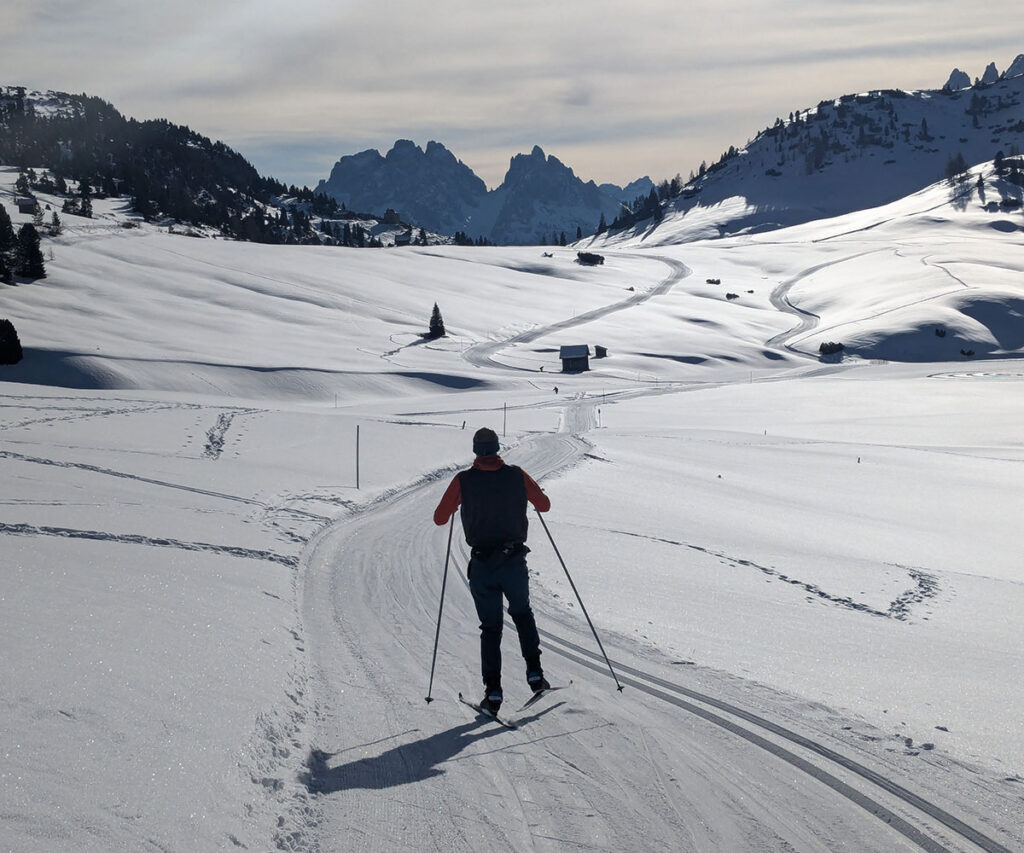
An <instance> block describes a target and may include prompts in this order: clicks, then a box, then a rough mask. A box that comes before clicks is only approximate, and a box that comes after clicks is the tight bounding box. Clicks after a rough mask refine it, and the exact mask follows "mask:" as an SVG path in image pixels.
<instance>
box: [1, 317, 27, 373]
mask: <svg viewBox="0 0 1024 853" xmlns="http://www.w3.org/2000/svg"><path fill="white" fill-rule="evenodd" d="M21 358H22V352H21V341H20V340H18V332H17V331H16V330H15V328H14V323H12V322H11V321H10V320H0V364H17V363H18V362H19V361H21Z"/></svg>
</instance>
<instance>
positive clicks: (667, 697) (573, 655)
mask: <svg viewBox="0 0 1024 853" xmlns="http://www.w3.org/2000/svg"><path fill="white" fill-rule="evenodd" d="M459 574H460V577H461V578H462V581H463V583H464V584H465V585H466V587H467V589H468V587H469V584H468V581H466V578H465V572H464V571H463V572H460V573H459ZM505 625H506V627H507V628H508V629H509V630H511V631H515V625H513V624H512V622H511V620H507V619H506V620H505ZM538 631H539V633H540V635H541V637H542V638H543V639H544V640H546V641H547V642H548V643H549V645H547V646H546V649H545V650H546V651H548V652H553V653H554V654H557V655H559V656H560V657H563V658H565V659H566V660H570V661H572V662H573V663H575V664H578V665H579V666H583V667H586V668H587V669H591V670H593V671H594V672H597V673H600V674H601V675H602V676H605V677H607V675H608V665H607V664H606V663H605V661H604V658H603V657H602V656H601V655H600V654H598V653H597V652H595V651H592V650H591V649H587V648H585V647H584V646H581V645H579V644H578V643H574V642H573V641H572V640H568V639H566V638H565V637H562V636H560V635H558V634H555V633H552V632H551V631H547V630H544V629H542V628H538ZM550 643H554V644H555V645H553V646H552V645H550ZM606 645H607V643H606ZM611 663H612V666H613V668H614V669H615V672H616V674H617V675H618V677H619V682H620V683H621V684H623V685H625V686H627V687H632V688H634V689H636V690H639V691H641V692H642V693H645V694H647V695H648V696H651V697H653V698H655V699H660V700H661V701H663V702H666V703H668V704H670V705H674V706H675V707H677V708H681V709H682V710H684V711H686V712H688V713H690V714H693V715H695V716H697V717H700V718H701V719H703V720H706V721H707V722H709V723H712V724H713V725H716V726H719V727H720V728H722V729H725V730H726V731H728V732H730V733H731V734H734V735H736V736H738V737H741V738H743V739H744V740H746V741H747V742H749V743H752V744H754V745H755V746H757V747H760V748H761V749H764V750H765V751H767V752H769V753H771V754H772V755H774V756H775V757H776V758H780V759H782V760H783V761H785V762H786V763H788V764H790V765H791V766H793V767H795V768H796V769H797V770H800V771H801V772H803V773H806V774H807V775H808V776H811V777H813V778H814V779H817V780H818V781H819V782H822V783H823V784H825V785H827V786H828V787H829V788H831V789H832V790H833V791H835V792H836V793H838V794H840V795H841V796H843V797H845V798H846V799H848V800H850V801H851V802H853V803H855V804H856V805H858V806H860V807H861V808H863V809H864V810H865V811H867V812H868V813H869V814H871V815H873V816H874V817H876V818H878V819H879V820H881V821H883V822H884V823H886V824H888V825H889V826H890V827H892V828H893V829H894V830H896V831H897V832H899V833H900V834H901V835H903V836H904V837H905V838H907V840H908V841H911V842H912V843H913V844H915V845H917V846H918V847H920V848H921V849H922V850H926V851H928V853H950V851H949V848H947V847H945V846H944V845H942V844H940V843H939V842H938V841H935V840H934V839H932V838H929V837H928V836H927V835H926V834H925V833H924V832H923V831H922V830H920V829H919V828H917V827H916V826H914V825H913V824H912V823H910V822H909V821H907V820H905V819H904V818H902V817H900V816H899V815H898V814H896V813H895V812H894V811H892V810H891V809H890V808H888V807H886V806H885V805H883V804H882V803H880V802H878V801H877V800H875V799H872V798H871V797H869V796H868V795H866V794H864V793H862V792H861V791H858V790H857V789H856V788H854V787H852V786H850V785H848V784H847V783H846V782H844V781H842V780H841V779H839V778H838V777H836V776H835V775H833V774H832V773H830V772H829V770H828V769H826V767H823V766H818V765H816V764H813V763H812V762H810V761H808V760H807V759H805V758H803V757H802V756H800V755H797V754H796V753H795V752H793V751H791V750H789V749H786V748H785V747H784V746H781V745H780V744H777V743H775V742H773V741H771V740H768V739H767V738H765V737H763V736H762V735H760V734H758V733H757V732H756V731H754V730H752V729H750V728H746V727H744V726H742V725H739V724H738V723H737V722H735V721H734V720H730V719H727V718H726V717H723V716H721V715H720V714H717V713H715V712H714V711H711V710H708V708H707V707H701V706H700V705H695V704H693V703H694V702H700V703H701V704H702V705H705V706H709V707H710V708H715V709H716V710H718V711H722V712H724V713H726V714H730V715H732V716H733V717H737V718H738V719H740V720H742V721H744V722H745V723H747V724H749V725H751V726H754V727H756V728H759V729H762V730H764V731H766V732H770V733H771V734H773V735H775V736H776V737H779V738H782V739H784V740H787V741H789V742H791V743H794V744H796V745H797V746H800V747H803V748H804V749H806V750H808V751H810V752H812V753H814V754H815V755H817V756H818V757H820V758H822V759H824V760H825V761H828V762H831V763H832V764H834V765H837V766H839V767H842V768H843V769H844V770H847V771H849V772H851V773H853V774H855V775H857V776H859V777H860V778H862V779H864V780H865V781H867V782H870V783H871V784H873V785H875V786H876V787H878V788H881V789H882V790H883V791H885V792H887V793H888V794H890V795H892V796H894V797H896V798H897V799H899V800H900V801H902V802H903V803H905V804H906V805H908V806H911V807H913V808H914V809H916V810H917V811H919V812H922V813H923V814H925V815H927V816H928V817H929V818H931V819H932V820H935V821H937V822H939V823H940V824H942V825H943V826H945V827H946V828H947V829H949V830H950V831H952V832H954V833H955V834H956V835H958V836H959V837H960V838H962V839H964V840H965V841H969V842H970V843H971V844H974V845H976V846H977V847H979V848H981V849H982V850H985V851H988V853H1013V851H1012V850H1011V849H1010V848H1008V847H1005V846H1004V845H1002V844H1000V843H999V842H998V841H996V840H995V839H993V838H991V837H989V836H988V835H986V834H985V833H983V832H981V831H980V830H978V829H976V828H974V827H973V826H971V825H970V824H968V823H966V822H964V821H963V820H961V819H960V818H958V817H956V816H955V815H952V814H950V813H949V812H948V811H946V810H945V809H943V808H942V807H941V806H938V805H936V804H935V803H933V802H931V801H930V800H927V799H925V798H924V797H922V796H920V795H918V794H915V793H914V792H913V791H911V790H909V789H908V788H905V787H904V786H902V785H900V784H899V783H898V782H895V781H893V780H892V779H890V778H888V777H886V776H884V775H883V774H881V773H878V772H877V771H875V770H872V769H871V768H870V767H866V766H864V765H863V764H861V763H860V762H858V761H855V760H853V759H852V758H849V757H847V756H845V755H843V754H841V753H839V752H836V751H835V750H834V749H831V748H829V747H827V746H825V745H824V744H822V743H819V742H818V741H815V740H812V739H811V738H808V737H806V736H804V735H801V734H799V733H798V732H795V731H793V730H792V729H788V728H786V727H785V726H782V725H779V724H778V723H775V722H773V721H771V720H769V719H767V718H766V717H762V716H760V715H759V714H755V713H752V712H751V711H748V710H746V709H745V708H741V707H740V706H738V705H734V704H732V703H730V702H725V701H723V700H721V699H716V698H715V697H714V696H709V695H707V694H706V693H701V692H699V691H697V690H692V689H690V688H688V687H683V686H682V685H679V684H675V683H673V682H671V681H668V680H667V679H664V678H661V677H660V676H657V675H654V674H653V673H649V672H645V671H644V670H642V669H638V668H636V667H633V666H630V665H629V664H626V663H622V662H621V661H617V660H614V659H611ZM682 697H685V698H682ZM687 700H693V701H687Z"/></svg>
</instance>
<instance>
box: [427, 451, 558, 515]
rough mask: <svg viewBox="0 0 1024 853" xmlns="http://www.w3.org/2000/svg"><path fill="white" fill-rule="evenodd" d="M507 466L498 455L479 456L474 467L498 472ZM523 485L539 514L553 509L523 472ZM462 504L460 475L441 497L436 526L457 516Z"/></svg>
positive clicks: (537, 487) (531, 479)
mask: <svg viewBox="0 0 1024 853" xmlns="http://www.w3.org/2000/svg"><path fill="white" fill-rule="evenodd" d="M504 466H505V460H504V459H502V458H501V457H500V456H499V455H498V454H497V453H493V454H490V455H489V456H477V458H476V459H474V460H473V467H474V468H477V469H479V470H481V471H497V470H498V469H499V468H503V467H504ZM523 484H524V485H525V486H526V499H527V500H528V501H529V502H530V503H532V504H533V505H534V506H535V507H536V508H537V511H538V512H547V511H548V510H549V509H551V499H550V498H548V496H547V495H546V494H544V492H542V491H541V489H540V486H538V485H537V484H536V482H534V479H533V477H531V476H530V475H529V474H527V473H526V472H525V471H523ZM461 504H462V486H461V485H460V484H459V475H458V474H456V475H455V477H453V478H452V481H451V483H449V484H448V488H447V489H446V490H445V493H444V495H443V496H442V497H441V502H440V503H439V504H438V505H437V509H435V510H434V524H437V525H439V526H440V525H445V524H447V523H448V520H449V519H450V518H451V517H452V516H453V515H454V514H455V511H456V510H457V509H458V508H459V506H460V505H461Z"/></svg>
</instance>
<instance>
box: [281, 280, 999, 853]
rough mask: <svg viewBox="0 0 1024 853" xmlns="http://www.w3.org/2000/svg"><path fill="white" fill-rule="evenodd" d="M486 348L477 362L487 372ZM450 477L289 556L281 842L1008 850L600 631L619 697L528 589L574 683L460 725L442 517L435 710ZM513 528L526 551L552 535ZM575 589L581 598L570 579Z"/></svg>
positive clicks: (568, 434)
mask: <svg viewBox="0 0 1024 853" xmlns="http://www.w3.org/2000/svg"><path fill="white" fill-rule="evenodd" d="M675 272H678V270H676V271H674V273H675ZM670 278H673V276H670ZM492 352H493V349H489V350H488V351H487V352H486V353H480V352H478V353H477V357H480V356H483V358H484V359H485V360H486V362H487V363H488V364H490V365H491V366H494V363H493V362H492V360H491V354H492ZM593 426H594V410H593V403H592V402H591V401H588V400H586V399H579V400H575V401H571V402H569V403H568V404H567V405H566V408H565V412H564V416H563V418H562V427H561V429H560V431H559V432H558V433H554V434H544V435H535V436H531V437H529V438H527V439H526V440H525V441H524V442H523V443H522V444H521V445H519V446H518V447H517V448H516V449H515V450H514V451H513V452H511V453H509V454H507V457H506V458H508V460H509V461H510V462H513V463H515V464H520V465H522V466H523V467H525V468H526V469H527V470H528V471H530V472H531V473H532V474H533V475H534V476H535V477H537V478H538V479H540V480H543V478H544V477H545V476H548V475H550V474H552V473H554V472H556V471H558V470H560V469H562V468H565V467H567V466H571V465H575V464H579V462H580V460H581V458H582V457H583V455H584V453H586V452H587V451H588V450H589V449H590V446H589V445H588V443H587V442H586V439H585V438H584V435H585V433H586V432H587V431H588V430H589V429H591V428H592V427H593ZM448 476H449V474H448V473H446V474H444V475H443V477H442V478H433V479H428V480H427V481H426V482H424V483H422V484H420V485H417V486H416V487H413V488H411V489H409V490H408V491H406V492H404V493H402V494H400V495H398V496H395V497H392V498H391V499H389V500H386V501H381V502H379V503H378V504H375V505H374V506H372V507H371V508H369V509H368V510H366V511H364V512H362V513H360V514H358V515H356V516H355V517H354V518H352V519H349V520H347V521H345V522H342V523H339V524H336V525H334V526H332V527H330V528H328V529H326V530H325V531H323V532H322V533H321V534H320V535H319V536H318V537H316V538H315V540H314V541H313V542H312V543H311V544H310V546H309V548H308V549H307V552H306V558H305V560H304V565H305V571H304V573H303V578H302V581H301V590H300V592H301V601H302V619H303V625H304V629H305V640H306V641H307V642H308V645H309V655H310V656H309V661H310V664H309V665H310V671H309V672H307V673H305V676H304V679H303V680H302V691H301V695H297V696H296V704H297V706H298V707H299V708H300V709H301V711H300V712H298V713H297V714H296V724H295V725H296V729H297V737H296V741H297V742H298V741H306V740H308V745H307V746H306V747H305V754H304V755H301V756H300V755H295V756H292V757H291V761H290V763H292V764H294V765H295V766H296V769H297V772H298V774H299V781H298V783H297V784H296V785H295V787H294V789H288V790H283V791H280V792H279V793H278V801H279V802H280V804H281V808H282V814H281V816H280V820H279V831H278V833H277V835H276V837H275V839H274V841H275V843H276V846H277V848H278V849H282V850H315V851H353V850H358V851H405V850H409V851H412V850H417V851H418V850H452V851H462V850H465V851H474V853H476V851H483V850H495V851H498V850H500V851H507V850H516V851H519V850H540V851H548V850H550V851H555V850H558V851H561V850H645V851H646V850H672V851H690V850H692V851H748V850H749V851H754V850H759V851H761V850H763V851H775V850H786V851H833V850H851V851H903V850H927V851H945V850H950V851H954V850H955V851H959V850H978V849H982V850H988V851H1006V850H1010V849H1013V840H1012V839H1007V838H1006V837H1005V836H1004V835H1003V834H1002V833H1001V832H1000V831H999V830H998V829H997V828H995V827H992V826H990V825H986V822H985V819H984V818H982V817H980V816H979V815H978V814H977V813H972V812H970V811H966V812H965V811H964V810H965V809H969V805H967V804H965V803H949V802H946V801H943V800H942V799H941V798H940V797H941V793H942V788H941V784H940V783H938V782H933V781H931V780H927V779H926V780H918V779H914V778H906V775H905V774H904V773H903V771H902V770H901V769H900V768H898V767H897V766H896V765H895V764H886V763H885V762H884V760H883V759H882V758H880V757H879V756H878V754H876V753H872V752H869V751H867V750H865V751H858V747H856V746H855V745H853V744H852V743H851V742H844V743H837V742H835V741H832V740H830V735H829V732H828V731H826V728H827V726H825V725H823V724H821V722H820V721H815V720H813V719H808V720H804V719H802V718H801V714H800V710H799V709H798V708H787V707H785V705H784V704H783V703H782V702H781V701H780V703H779V704H777V705H776V704H773V703H772V702H771V701H768V702H766V701H765V698H764V696H763V695H762V694H760V693H756V692H755V691H751V692H750V693H747V692H745V690H744V688H743V685H742V683H739V681H738V680H737V679H734V678H732V677H729V676H724V675H722V674H718V673H712V672H708V671H706V670H701V669H698V668H696V667H693V668H687V669H686V670H681V669H680V668H679V667H677V666H673V665H672V664H671V662H670V661H667V660H664V659H662V658H660V657H658V656H657V654H655V653H652V652H651V651H649V650H644V649H642V648H640V647H638V646H636V645H635V644H634V643H632V642H631V641H630V640H629V639H628V638H622V637H617V636H609V635H606V634H603V635H602V639H603V641H604V644H605V648H606V650H607V651H608V653H609V656H610V657H611V658H612V660H613V662H614V664H615V666H616V667H617V671H618V673H619V677H620V680H621V681H622V683H624V684H626V685H627V687H626V690H625V691H624V692H623V693H621V694H619V693H617V692H616V690H615V685H614V683H613V681H612V680H611V677H610V676H609V674H608V671H607V667H606V666H605V664H604V661H603V659H602V658H600V657H599V656H598V655H597V654H596V646H595V644H594V641H593V637H592V635H591V634H590V632H589V629H588V627H587V624H586V622H585V621H583V620H582V618H581V617H577V615H576V614H575V613H573V612H570V611H567V610H564V609H551V608H549V607H547V606H545V605H544V603H543V602H540V601H538V602H536V605H537V611H538V613H537V616H538V624H539V626H540V628H541V629H542V632H543V633H542V639H543V642H544V649H545V658H544V662H545V666H546V669H547V670H548V672H549V673H550V674H551V676H553V677H554V678H555V679H557V680H558V681H560V682H561V681H567V680H569V679H573V680H574V682H575V684H574V688H573V691H572V695H571V696H560V695H557V694H556V695H555V696H552V697H550V698H549V699H546V700H544V701H542V702H540V703H538V707H535V708H531V709H529V710H528V711H527V712H525V713H524V714H521V715H515V714H512V713H511V712H510V714H509V715H510V716H511V717H512V718H513V719H514V720H515V721H516V722H517V723H518V724H519V726H520V728H519V730H517V731H510V730H507V729H504V728H502V727H501V726H499V725H496V724H495V723H494V722H493V721H487V720H484V719H478V718H475V717H474V716H473V714H472V712H471V711H470V709H468V708H466V707H464V706H462V705H461V704H460V703H459V702H458V701H457V699H456V696H457V694H458V692H459V691H462V692H464V693H468V694H469V695H470V696H471V697H473V696H474V690H477V689H478V687H479V676H478V672H477V658H478V642H479V640H478V631H477V622H476V616H475V613H474V610H473V605H472V601H471V598H470V596H469V593H468V590H467V588H466V585H465V581H464V575H465V571H464V570H465V564H466V554H465V547H464V545H463V544H462V538H461V529H460V528H459V525H458V523H457V522H456V525H455V530H454V537H453V549H452V560H451V564H450V566H449V569H448V578H447V590H446V594H445V601H444V613H443V619H442V623H441V642H440V649H439V652H438V657H437V668H436V674H435V678H434V683H433V689H432V691H431V694H432V696H433V698H434V699H435V700H436V701H433V702H432V703H430V704H428V703H426V702H425V701H424V697H425V696H426V695H427V689H428V675H429V670H430V652H431V649H432V647H433V641H434V629H435V626H436V622H437V616H438V603H439V601H440V598H441V586H442V576H443V568H444V548H445V542H446V540H447V532H448V531H447V530H446V529H443V528H438V527H436V526H435V525H434V524H433V522H432V518H431V516H432V512H433V508H434V505H435V504H436V501H437V499H438V497H439V495H440V491H441V489H442V487H443V483H444V482H445V481H446V480H447V478H448ZM556 514H557V507H553V509H552V517H554V516H555V515H556ZM531 527H532V529H531V538H530V544H531V547H532V548H533V549H534V550H535V551H536V550H540V549H544V548H548V547H550V545H549V543H547V542H546V541H545V539H544V537H543V530H542V529H541V527H540V525H539V524H538V523H537V522H536V520H534V524H533V525H532V526H531ZM567 557H568V559H569V561H570V567H571V555H567ZM624 570H627V567H624ZM574 574H575V572H574ZM576 580H577V582H578V585H580V587H581V594H582V595H583V596H584V598H585V597H586V594H587V593H586V583H585V576H584V577H579V576H577V577H576ZM598 628H599V629H600V625H599V626H598ZM503 649H504V652H505V658H506V665H505V689H506V694H507V705H508V707H509V709H512V708H515V707H517V706H518V705H519V704H520V702H521V700H523V699H525V698H526V695H527V688H526V685H525V679H524V678H523V673H522V671H521V670H522V663H521V659H520V658H519V657H518V650H517V646H516V643H515V635H514V629H511V628H510V630H509V632H508V633H507V636H506V638H505V642H504V645H503ZM752 697H756V698H752ZM979 811H980V812H981V813H984V810H983V809H979Z"/></svg>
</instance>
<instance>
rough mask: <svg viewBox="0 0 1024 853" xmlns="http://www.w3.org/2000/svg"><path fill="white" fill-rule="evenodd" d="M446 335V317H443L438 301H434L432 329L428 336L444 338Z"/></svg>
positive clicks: (431, 318) (431, 316) (431, 317)
mask: <svg viewBox="0 0 1024 853" xmlns="http://www.w3.org/2000/svg"><path fill="white" fill-rule="evenodd" d="M444 336H445V330H444V319H443V318H442V317H441V309H440V308H438V307H437V303H436V302H435V303H434V310H433V311H432V312H431V314H430V331H429V333H428V334H427V337H429V338H431V339H434V338H443V337H444Z"/></svg>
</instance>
